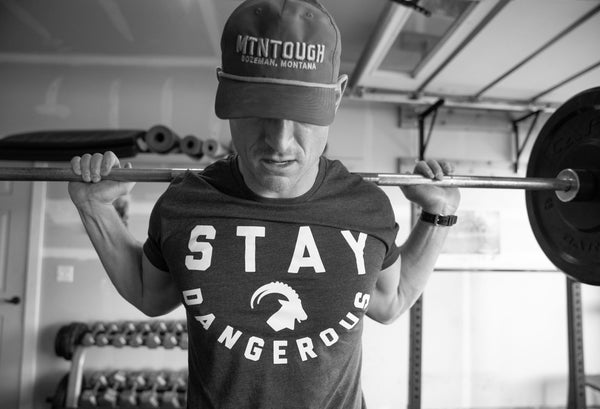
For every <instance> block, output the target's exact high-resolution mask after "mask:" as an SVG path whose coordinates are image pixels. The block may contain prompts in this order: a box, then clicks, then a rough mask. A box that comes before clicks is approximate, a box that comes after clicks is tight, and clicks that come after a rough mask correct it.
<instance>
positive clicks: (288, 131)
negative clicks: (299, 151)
mask: <svg viewBox="0 0 600 409" xmlns="http://www.w3.org/2000/svg"><path fill="white" fill-rule="evenodd" d="M264 135H265V142H266V143H267V145H269V146H270V147H271V148H273V150H274V151H276V152H279V153H283V152H286V151H287V150H288V148H289V147H290V146H291V145H292V142H293V141H294V124H293V122H292V121H289V120H287V119H266V120H265V129H264Z"/></svg>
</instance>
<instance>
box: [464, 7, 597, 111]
mask: <svg viewBox="0 0 600 409" xmlns="http://www.w3.org/2000/svg"><path fill="white" fill-rule="evenodd" d="M598 11H600V6H597V7H595V8H593V9H592V10H590V11H588V12H587V13H586V14H584V15H583V16H582V17H580V18H578V19H577V20H575V22H574V23H573V24H571V25H570V26H568V27H567V28H565V29H564V30H562V31H561V32H560V33H558V34H557V35H555V36H554V37H552V38H551V39H550V40H549V41H547V42H546V43H545V44H544V45H542V46H541V47H540V48H538V49H537V50H535V51H534V52H533V53H531V54H530V55H528V56H527V57H525V59H523V60H522V61H521V62H519V63H518V64H516V65H515V66H514V67H512V68H511V69H509V70H508V71H506V72H505V73H504V74H502V75H501V76H499V77H498V78H496V79H495V80H493V81H492V82H490V83H489V84H488V85H486V86H485V87H483V88H482V89H481V90H479V91H478V92H477V94H475V95H474V96H473V97H474V98H475V99H477V98H479V97H480V96H481V95H482V94H484V93H485V92H486V91H487V90H489V89H490V88H492V87H493V86H494V85H496V84H498V83H499V82H500V81H502V80H504V79H505V78H506V77H508V76H509V75H511V74H512V73H513V72H515V71H516V70H518V69H519V68H521V67H522V66H524V65H525V64H527V63H528V62H529V61H531V60H532V59H534V58H535V57H536V56H538V55H539V54H540V53H542V52H543V51H544V50H545V49H547V48H548V47H550V46H551V45H552V44H554V43H556V42H557V41H558V40H560V39H561V38H562V37H564V36H565V35H567V34H568V33H570V32H571V31H573V30H574V29H576V28H577V27H579V26H580V25H581V24H582V23H583V22H584V21H586V20H587V19H589V18H590V17H592V16H593V15H594V14H596V13H597V12H598ZM533 99H535V98H533Z"/></svg>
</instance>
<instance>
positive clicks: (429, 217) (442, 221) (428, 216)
mask: <svg viewBox="0 0 600 409" xmlns="http://www.w3.org/2000/svg"><path fill="white" fill-rule="evenodd" d="M421 220H422V221H424V222H426V223H431V224H433V225H435V226H452V225H454V224H456V222H457V220H458V217H456V215H453V214H452V215H448V216H444V215H441V214H433V213H429V212H425V211H422V212H421Z"/></svg>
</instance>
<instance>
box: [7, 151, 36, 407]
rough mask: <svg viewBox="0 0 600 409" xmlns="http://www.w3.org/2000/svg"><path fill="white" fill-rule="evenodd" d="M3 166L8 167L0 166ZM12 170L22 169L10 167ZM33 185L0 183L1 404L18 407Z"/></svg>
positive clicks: (14, 164)
mask: <svg viewBox="0 0 600 409" xmlns="http://www.w3.org/2000/svg"><path fill="white" fill-rule="evenodd" d="M0 166H6V165H4V164H3V163H2V162H0ZM10 166H19V165H18V164H16V163H14V162H13V163H11V165H10ZM31 189H32V183H31V182H17V183H15V182H6V181H0V402H1V405H0V406H1V407H2V408H3V409H4V408H6V409H17V408H18V407H19V392H20V379H21V357H22V352H23V351H22V349H23V347H22V345H23V305H24V300H23V294H24V291H25V278H26V277H25V276H26V271H27V251H28V248H27V243H28V240H27V239H28V237H27V236H28V232H29V217H30V206H31Z"/></svg>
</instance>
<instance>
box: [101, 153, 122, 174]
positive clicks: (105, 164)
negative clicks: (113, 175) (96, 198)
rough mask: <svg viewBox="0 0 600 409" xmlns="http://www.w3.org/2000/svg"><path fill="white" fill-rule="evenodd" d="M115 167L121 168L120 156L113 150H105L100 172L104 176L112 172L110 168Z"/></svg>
mask: <svg viewBox="0 0 600 409" xmlns="http://www.w3.org/2000/svg"><path fill="white" fill-rule="evenodd" d="M114 167H117V168H120V167H121V164H120V163H119V158H118V157H117V155H115V154H114V152H112V151H106V152H104V155H103V156H102V167H101V170H100V174H101V175H102V176H106V175H108V174H109V173H110V170H111V169H112V168H114Z"/></svg>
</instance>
